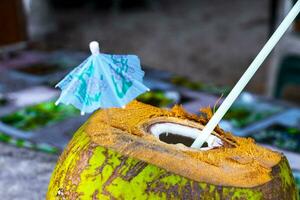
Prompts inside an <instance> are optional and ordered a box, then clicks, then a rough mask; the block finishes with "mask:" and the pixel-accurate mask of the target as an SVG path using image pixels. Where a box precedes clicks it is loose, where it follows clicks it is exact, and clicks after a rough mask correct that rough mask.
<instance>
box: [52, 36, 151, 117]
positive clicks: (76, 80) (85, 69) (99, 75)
mask: <svg viewBox="0 0 300 200" xmlns="http://www.w3.org/2000/svg"><path fill="white" fill-rule="evenodd" d="M90 50H91V52H92V55H91V56H89V57H88V58H87V59H86V60H85V61H84V62H83V63H81V64H80V65H79V66H78V67H76V68H75V69H74V70H73V71H71V72H70V73H69V74H68V75H67V76H66V77H65V78H64V79H63V80H61V81H60V82H59V83H58V84H57V85H56V87H59V88H60V89H61V90H62V91H61V95H60V97H59V98H58V100H57V101H56V104H59V103H64V104H72V105H74V106H75V107H76V108H78V109H79V110H81V114H82V115H83V114H84V113H91V112H93V111H94V110H97V109H99V108H111V107H124V106H125V105H126V104H127V103H129V102H130V101H132V100H133V99H134V98H136V97H137V96H138V95H140V94H142V93H144V92H145V91H148V90H149V89H148V88H147V87H146V86H145V85H143V83H142V82H143V77H144V71H143V70H142V69H141V66H140V60H139V58H138V57H137V56H136V55H110V54H103V53H100V51H99V44H98V42H95V41H93V42H91V43H90Z"/></svg>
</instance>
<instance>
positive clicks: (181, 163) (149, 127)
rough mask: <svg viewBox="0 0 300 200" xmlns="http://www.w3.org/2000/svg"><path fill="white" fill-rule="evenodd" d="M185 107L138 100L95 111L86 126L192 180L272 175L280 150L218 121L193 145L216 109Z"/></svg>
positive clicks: (243, 181) (111, 144)
mask: <svg viewBox="0 0 300 200" xmlns="http://www.w3.org/2000/svg"><path fill="white" fill-rule="evenodd" d="M201 112H202V113H204V114H205V115H201V116H197V115H194V114H189V113H187V112H186V111H185V110H184V109H183V108H182V107H181V106H174V107H173V108H172V109H171V110H167V109H161V108H157V107H154V106H150V105H147V104H143V103H140V102H137V101H133V102H131V103H130V104H128V105H127V106H126V108H124V109H121V108H112V109H107V110H100V111H97V112H96V113H95V114H94V115H93V116H92V117H91V118H90V120H89V121H88V122H87V124H86V126H85V132H86V133H87V134H88V135H89V136H90V137H91V140H92V141H93V142H94V143H96V144H98V145H100V146H103V147H107V148H111V149H114V150H116V151H118V152H119V153H121V154H123V155H126V156H130V157H133V158H136V159H139V160H142V161H145V162H147V163H150V164H153V165H156V166H158V167H161V168H163V169H166V170H168V171H171V172H173V173H175V174H178V175H181V176H184V177H187V178H189V179H191V180H195V181H199V182H206V183H211V184H216V185H225V186H236V187H255V186H258V185H261V184H264V183H267V182H268V181H270V180H271V171H272V168H273V167H275V166H276V165H277V164H278V163H279V162H280V161H281V159H282V155H281V154H279V153H277V152H273V151H271V150H268V149H266V148H264V147H261V146H259V145H256V144H255V141H254V140H253V139H251V138H241V137H236V136H233V135H232V134H230V133H228V132H224V131H223V130H222V129H220V128H219V127H217V128H216V129H215V131H214V132H213V133H212V136H211V137H210V138H209V139H208V141H207V143H206V144H205V146H204V147H202V148H201V149H200V150H199V149H193V148H190V147H189V146H190V145H191V143H192V142H193V140H194V139H195V138H196V137H197V134H201V130H202V129H203V127H204V125H205V124H206V123H207V122H208V120H209V118H210V117H211V115H212V112H211V110H210V109H209V108H206V109H202V110H201Z"/></svg>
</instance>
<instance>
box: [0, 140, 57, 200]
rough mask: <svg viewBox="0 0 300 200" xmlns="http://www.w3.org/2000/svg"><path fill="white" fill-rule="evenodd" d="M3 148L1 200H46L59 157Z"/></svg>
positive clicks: (0, 171)
mask: <svg viewBox="0 0 300 200" xmlns="http://www.w3.org/2000/svg"><path fill="white" fill-rule="evenodd" d="M0 149H1V151H0V180H1V181H0V197H1V199H9V200H30V199H45V195H46V192H47V187H48V183H49V180H50V176H51V174H52V171H53V169H54V167H55V163H56V161H57V159H58V156H57V155H50V154H45V153H40V152H36V151H31V150H28V149H24V148H16V147H14V146H11V145H7V144H3V143H0Z"/></svg>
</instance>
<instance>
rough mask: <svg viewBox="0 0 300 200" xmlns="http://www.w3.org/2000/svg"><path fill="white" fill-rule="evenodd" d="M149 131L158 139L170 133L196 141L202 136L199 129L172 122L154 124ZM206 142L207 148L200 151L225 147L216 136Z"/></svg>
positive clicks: (211, 136) (210, 137)
mask: <svg viewBox="0 0 300 200" xmlns="http://www.w3.org/2000/svg"><path fill="white" fill-rule="evenodd" d="M149 131H150V133H151V134H153V135H154V136H155V137H156V138H158V139H159V136H160V135H162V134H168V133H170V134H173V135H178V136H184V137H188V138H191V139H193V140H195V139H196V138H197V137H198V136H199V135H200V134H202V131H201V130H199V129H197V128H194V127H190V126H186V125H181V124H175V123H170V122H165V123H156V124H153V125H151V127H150V129H149ZM160 141H161V140H160ZM162 142H163V141H162ZM206 142H207V147H201V148H200V150H202V151H207V150H210V149H213V148H216V147H220V146H223V142H222V140H221V139H220V138H218V137H216V136H214V135H210V136H209V137H208V138H207V140H206ZM165 143H166V142H165ZM167 144H168V143H167ZM178 144H181V143H177V145H178ZM173 145H174V144H173ZM175 145H176V144H175ZM185 146H186V145H185Z"/></svg>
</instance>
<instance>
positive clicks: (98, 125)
mask: <svg viewBox="0 0 300 200" xmlns="http://www.w3.org/2000/svg"><path fill="white" fill-rule="evenodd" d="M204 111H205V110H204ZM206 113H207V117H208V118H209V117H210V115H211V113H210V112H209V110H206ZM163 122H169V123H170V122H171V123H177V124H181V125H185V126H189V127H194V128H199V129H201V128H202V127H203V124H205V123H206V122H207V119H206V118H205V117H198V116H195V115H190V114H188V113H186V112H185V111H184V110H183V109H182V108H181V107H178V106H176V107H174V108H173V109H172V110H163V109H159V108H156V107H152V106H149V105H145V104H142V103H138V102H136V101H134V102H132V103H131V104H129V105H128V106H127V107H126V108H125V109H110V110H104V111H98V112H97V113H95V114H94V115H93V116H92V117H91V118H90V119H89V120H88V121H87V122H86V123H85V124H84V125H83V126H82V127H81V128H80V129H79V130H78V131H77V133H76V134H75V136H74V138H73V139H72V141H71V142H70V143H69V145H68V147H67V148H66V149H65V151H64V152H63V154H62V155H61V157H60V159H59V161H58V164H57V166H56V168H55V171H54V173H53V176H52V178H51V181H50V184H49V189H48V193H47V199H49V200H52V199H70V200H75V199H296V200H297V199H298V196H297V191H296V188H295V183H294V179H293V176H292V174H291V170H290V168H289V165H288V162H287V160H286V158H285V157H284V156H283V155H281V154H279V153H276V152H272V151H270V150H268V149H265V148H263V147H260V146H258V145H256V144H255V143H254V141H253V140H251V139H246V138H239V137H234V136H232V135H231V134H229V133H224V131H222V130H221V129H219V128H217V129H216V131H215V132H214V133H213V134H214V135H216V136H218V137H219V138H221V139H222V141H223V142H224V145H223V147H220V148H216V149H212V150H208V151H196V150H192V149H190V148H187V147H183V146H178V145H170V144H166V143H163V142H161V141H159V140H158V139H157V138H155V137H154V136H153V135H151V134H150V133H149V132H148V130H149V127H151V125H153V124H155V123H163Z"/></svg>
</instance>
